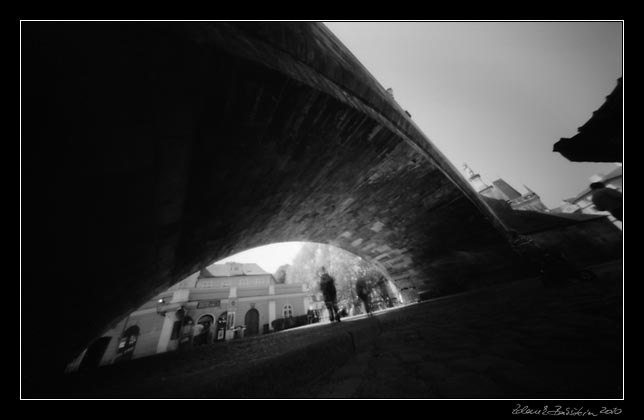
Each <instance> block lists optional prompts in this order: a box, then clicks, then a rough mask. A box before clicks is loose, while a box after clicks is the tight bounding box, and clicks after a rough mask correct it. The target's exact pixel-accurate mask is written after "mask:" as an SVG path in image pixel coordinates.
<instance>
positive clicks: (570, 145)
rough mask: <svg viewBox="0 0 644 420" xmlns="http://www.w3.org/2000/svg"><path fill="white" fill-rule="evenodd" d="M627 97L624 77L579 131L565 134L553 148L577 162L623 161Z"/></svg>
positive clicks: (618, 80)
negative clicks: (569, 135)
mask: <svg viewBox="0 0 644 420" xmlns="http://www.w3.org/2000/svg"><path fill="white" fill-rule="evenodd" d="M623 98H624V94H623V87H622V78H621V77H620V78H619V79H617V86H616V87H615V89H613V91H612V92H611V93H610V95H608V96H607V97H606V101H605V102H604V103H603V104H602V106H600V107H599V109H597V110H596V111H595V112H593V115H592V117H591V118H590V119H589V120H588V121H587V122H586V123H585V124H584V125H582V126H581V127H579V128H578V129H577V131H578V133H577V134H576V135H574V136H573V137H571V138H561V139H560V140H559V141H558V142H556V143H555V144H554V146H553V149H552V150H553V152H559V153H561V155H562V156H564V157H565V158H566V159H568V160H570V161H573V162H622V161H623V158H622V155H623V150H624V146H623V143H624V136H623V133H622V129H623V123H622V122H623V119H624V105H623Z"/></svg>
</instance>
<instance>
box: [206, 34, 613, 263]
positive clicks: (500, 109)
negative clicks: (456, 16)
mask: <svg viewBox="0 0 644 420" xmlns="http://www.w3.org/2000/svg"><path fill="white" fill-rule="evenodd" d="M325 25H326V26H327V27H328V28H329V29H330V30H331V31H332V32H333V33H334V34H335V35H336V36H337V37H338V38H339V39H340V41H341V42H342V43H343V44H345V45H346V46H347V47H348V48H349V50H350V51H351V52H352V53H353V54H354V55H355V56H356V57H357V58H358V60H360V62H361V63H362V64H363V65H364V66H365V67H366V68H367V69H368V70H369V71H370V72H371V74H372V75H373V76H374V77H375V78H376V80H378V82H380V84H381V85H382V86H383V87H384V88H385V89H386V88H392V89H393V91H394V97H395V99H396V100H397V101H398V103H399V104H400V105H401V106H402V107H403V109H406V110H407V111H409V113H410V114H411V115H412V119H413V121H414V122H415V123H416V125H418V127H419V128H420V129H421V130H422V131H423V132H424V133H425V135H426V136H427V137H428V138H429V139H430V141H432V143H434V145H435V146H437V147H438V148H439V149H440V150H441V152H442V153H443V154H444V155H445V156H446V157H447V158H448V159H449V160H450V161H451V162H452V164H453V165H454V166H455V167H456V168H457V169H459V170H460V169H462V165H463V164H464V163H467V164H468V166H469V167H470V168H472V170H473V171H474V172H476V173H479V174H480V175H481V177H482V178H483V180H484V181H486V182H487V183H488V184H489V183H491V182H492V181H494V180H496V179H498V178H503V179H504V180H506V181H507V182H508V183H510V184H511V185H512V186H513V187H514V188H515V189H517V190H518V191H519V192H522V193H525V192H527V191H526V190H525V188H524V185H526V186H528V187H529V188H530V189H531V190H533V191H535V192H536V193H537V194H539V195H540V196H541V199H542V201H543V203H544V204H545V205H546V206H547V207H549V208H553V207H557V206H559V205H561V204H562V202H561V201H562V200H563V199H565V198H570V197H574V196H576V195H577V194H578V193H579V192H581V191H582V190H583V189H585V188H586V187H587V186H588V184H589V179H590V178H591V177H592V176H593V175H595V174H607V173H608V172H610V171H612V170H613V169H615V168H616V165H614V164H606V163H601V164H600V163H580V162H571V161H569V160H567V159H565V158H564V157H563V156H561V155H560V154H559V153H555V152H553V151H552V146H553V144H554V143H555V142H557V141H558V140H559V139H560V138H562V137H572V136H574V135H575V134H576V133H577V128H578V127H580V126H581V125H583V124H584V123H585V122H586V121H588V119H589V118H590V117H591V116H592V113H593V111H595V110H596V109H597V108H599V107H600V106H601V105H602V104H603V103H604V101H605V99H606V96H608V95H609V94H610V93H611V92H612V90H613V89H614V88H615V86H616V83H617V79H618V78H619V77H621V76H622V61H623V59H622V51H623V46H622V23H621V22H325ZM300 247H301V243H300V242H285V243H280V244H273V245H268V246H264V247H259V248H254V249H251V250H248V251H245V252H242V253H240V254H236V255H233V256H231V257H228V258H226V259H224V260H221V261H218V262H217V263H224V262H229V261H234V262H241V263H257V264H259V266H260V267H262V268H263V269H264V270H266V271H268V272H270V273H274V272H275V271H276V270H277V268H278V267H279V266H280V265H282V264H289V263H291V262H292V260H293V258H294V257H295V255H296V254H297V252H298V251H299V249H300Z"/></svg>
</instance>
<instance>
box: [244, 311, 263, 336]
mask: <svg viewBox="0 0 644 420" xmlns="http://www.w3.org/2000/svg"><path fill="white" fill-rule="evenodd" d="M244 324H246V331H245V332H244V334H245V335H257V334H259V311H258V310H257V309H255V308H253V309H251V310H249V311H248V312H246V317H245V318H244Z"/></svg>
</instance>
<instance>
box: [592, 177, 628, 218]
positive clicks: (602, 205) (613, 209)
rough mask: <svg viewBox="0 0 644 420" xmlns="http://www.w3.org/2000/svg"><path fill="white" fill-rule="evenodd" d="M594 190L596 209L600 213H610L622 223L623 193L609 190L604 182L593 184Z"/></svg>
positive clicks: (593, 196)
mask: <svg viewBox="0 0 644 420" xmlns="http://www.w3.org/2000/svg"><path fill="white" fill-rule="evenodd" d="M590 189H591V190H592V199H593V204H594V205H595V208H596V209H597V210H599V211H609V212H610V214H612V215H613V217H614V218H615V219H617V220H619V221H620V222H621V221H622V214H623V213H622V208H623V206H624V204H623V201H622V193H620V192H619V191H617V190H615V189H612V188H608V187H607V186H606V185H605V184H604V183H603V182H593V183H592V184H590Z"/></svg>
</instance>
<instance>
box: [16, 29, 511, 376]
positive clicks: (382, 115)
mask: <svg viewBox="0 0 644 420" xmlns="http://www.w3.org/2000/svg"><path fill="white" fill-rule="evenodd" d="M22 60H23V61H22V70H23V73H22V106H23V108H22V165H23V166H22V175H23V186H22V188H23V189H22V192H23V194H22V198H23V199H24V200H25V201H23V203H22V209H23V210H26V211H28V212H29V215H28V216H25V217H24V218H23V227H24V228H28V229H29V233H30V234H29V236H27V235H25V236H24V237H23V242H22V246H23V249H22V252H23V254H22V266H23V276H22V304H23V306H22V316H23V318H22V322H23V323H22V328H23V329H22V337H23V342H22V344H23V349H22V351H23V357H24V359H23V362H24V363H23V369H26V371H25V374H27V375H28V374H32V376H31V378H32V380H35V379H33V377H34V375H37V374H38V372H37V371H36V370H35V369H36V368H33V369H31V367H33V366H38V368H39V369H43V368H44V367H45V366H51V367H52V369H58V370H60V369H61V366H62V365H63V364H64V363H66V362H67V361H69V359H70V358H71V357H73V356H75V354H76V352H78V351H79V350H80V349H82V347H83V346H85V345H87V344H88V342H89V341H90V340H91V339H92V338H94V337H95V336H96V335H98V334H101V333H102V332H103V331H104V330H105V329H106V328H107V327H108V326H109V325H110V323H112V322H114V321H115V320H117V319H118V318H120V317H122V316H124V315H125V314H126V313H127V312H128V311H130V310H132V309H134V308H136V307H137V306H138V305H140V304H141V303H142V302H143V301H145V300H146V299H148V298H150V297H151V296H153V295H154V294H155V293H157V292H160V291H162V290H164V289H165V288H167V287H169V286H170V285H171V284H173V283H175V282H177V281H179V280H181V279H182V278H184V277H185V276H187V275H189V274H191V273H192V272H194V271H196V270H198V269H199V268H200V267H201V266H203V265H205V264H209V263H212V262H214V261H216V260H218V259H220V258H223V257H226V256H228V255H231V254H233V253H236V252H239V251H242V250H245V249H248V248H251V247H255V246H260V245H265V244H269V243H274V242H280V241H314V242H323V243H330V244H333V245H336V246H339V247H342V248H344V249H346V250H348V251H350V252H353V253H355V254H357V255H359V256H362V257H365V258H367V259H368V260H370V261H374V262H375V263H377V264H378V265H379V266H380V267H381V268H382V269H383V270H385V271H386V273H387V275H388V276H389V277H390V278H391V279H392V280H393V281H394V282H395V283H396V284H397V286H398V287H399V288H400V289H402V290H404V292H405V293H406V295H407V297H408V298H414V297H415V296H417V295H418V293H421V292H425V293H429V294H431V295H435V296H438V295H442V294H448V293H452V292H456V291H461V290H466V289H471V288H475V287H480V286H485V285H489V284H493V283H497V282H501V281H504V280H507V279H508V278H509V277H510V276H511V275H512V272H513V270H514V269H515V268H516V267H513V266H512V264H514V261H516V260H515V258H514V257H515V255H514V254H513V253H512V252H511V250H510V248H509V247H508V245H507V243H506V241H505V240H504V238H503V236H502V235H501V234H500V233H499V230H498V229H497V228H496V227H495V225H494V221H493V218H491V217H490V215H489V214H488V213H487V212H486V207H485V205H484V204H483V203H482V202H481V201H479V199H478V198H477V196H476V195H475V194H474V192H473V191H471V190H470V189H469V188H468V185H467V184H466V183H465V181H464V180H463V179H462V178H460V176H459V175H458V174H457V172H456V171H455V170H454V168H453V167H452V166H451V164H450V163H449V162H448V161H447V160H446V159H445V158H444V157H443V156H442V154H441V153H440V152H439V151H438V150H436V149H435V147H434V146H433V145H432V144H431V142H430V141H429V140H428V139H427V138H426V137H425V136H424V135H423V134H422V133H421V132H420V131H419V130H418V129H417V128H416V127H415V126H414V124H413V123H412V122H411V121H410V120H409V119H408V117H407V116H406V114H405V112H404V111H403V110H402V109H400V107H399V106H398V105H397V104H396V103H395V102H394V101H393V99H392V98H391V97H389V96H388V95H387V94H386V92H384V90H383V89H382V87H380V86H379V84H378V83H377V82H376V81H375V80H374V79H373V78H372V77H371V76H370V75H369V74H368V72H366V70H365V69H364V68H363V67H362V66H361V65H360V64H359V63H358V62H357V60H355V58H354V57H353V56H352V55H351V54H350V53H349V52H348V51H347V50H346V49H345V47H343V46H342V45H341V44H340V43H339V42H338V41H337V40H336V39H335V38H334V37H333V36H332V35H331V34H330V33H329V32H328V30H327V29H326V28H325V27H324V26H322V25H318V24H313V23H238V24H232V23H217V22H210V23H195V22H192V23H152V22H147V23H128V22H119V23H108V22H99V23H96V22H94V23H92V22H75V23H57V22H50V23H43V22H23V23H22ZM32 271H35V272H36V273H37V274H36V275H31V272H32ZM29 331H34V332H33V333H29ZM31 362H33V363H31ZM30 369H31V370H32V371H34V372H30Z"/></svg>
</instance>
